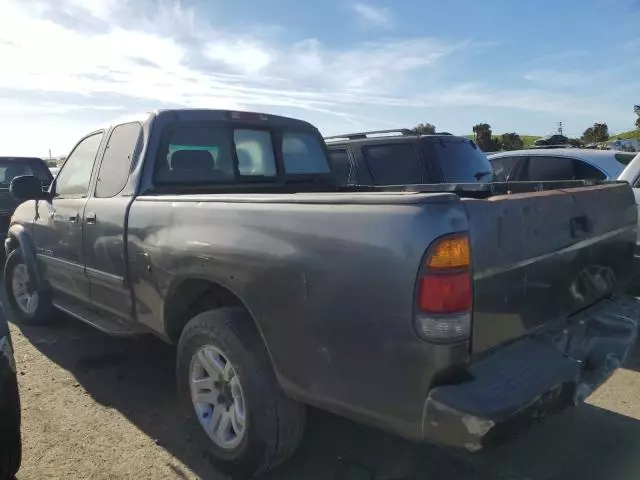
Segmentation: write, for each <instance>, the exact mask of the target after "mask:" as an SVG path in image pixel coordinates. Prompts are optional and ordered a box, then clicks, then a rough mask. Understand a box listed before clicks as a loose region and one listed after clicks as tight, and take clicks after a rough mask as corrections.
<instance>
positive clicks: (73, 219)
mask: <svg viewBox="0 0 640 480" xmlns="http://www.w3.org/2000/svg"><path fill="white" fill-rule="evenodd" d="M69 223H78V214H77V213H76V214H75V215H69Z"/></svg>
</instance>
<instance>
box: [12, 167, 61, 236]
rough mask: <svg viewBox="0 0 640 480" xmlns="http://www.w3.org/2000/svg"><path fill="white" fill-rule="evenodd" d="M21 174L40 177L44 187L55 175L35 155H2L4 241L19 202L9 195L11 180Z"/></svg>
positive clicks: (45, 188)
mask: <svg viewBox="0 0 640 480" xmlns="http://www.w3.org/2000/svg"><path fill="white" fill-rule="evenodd" d="M20 175H34V176H36V177H37V178H39V179H40V181H41V183H42V188H43V189H44V190H45V191H46V190H47V189H48V188H49V184H50V183H51V180H53V176H52V175H51V173H50V172H49V169H48V168H47V164H46V163H45V162H44V160H42V159H41V158H35V157H0V240H1V241H3V242H4V239H5V238H6V234H7V228H9V219H10V218H11V215H12V214H13V211H14V209H15V208H16V207H17V206H18V203H16V201H15V200H14V199H13V198H12V197H11V195H9V184H10V183H11V180H13V179H14V178H15V177H17V176H20Z"/></svg>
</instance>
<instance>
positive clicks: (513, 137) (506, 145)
mask: <svg viewBox="0 0 640 480" xmlns="http://www.w3.org/2000/svg"><path fill="white" fill-rule="evenodd" d="M500 140H501V142H502V150H520V149H521V148H522V147H523V145H524V142H523V141H522V139H521V138H520V135H518V134H517V133H503V134H502V136H501V137H500ZM496 150H497V149H496Z"/></svg>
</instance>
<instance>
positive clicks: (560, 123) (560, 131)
mask: <svg viewBox="0 0 640 480" xmlns="http://www.w3.org/2000/svg"><path fill="white" fill-rule="evenodd" d="M558 133H559V134H560V135H562V122H558Z"/></svg>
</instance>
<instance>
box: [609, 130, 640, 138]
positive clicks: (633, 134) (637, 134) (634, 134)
mask: <svg viewBox="0 0 640 480" xmlns="http://www.w3.org/2000/svg"><path fill="white" fill-rule="evenodd" d="M633 139H638V140H640V130H629V131H628V132H622V133H619V134H617V135H612V136H611V137H610V138H609V140H633Z"/></svg>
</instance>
